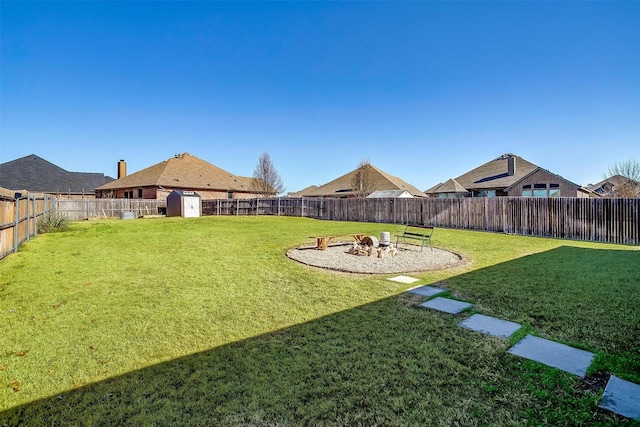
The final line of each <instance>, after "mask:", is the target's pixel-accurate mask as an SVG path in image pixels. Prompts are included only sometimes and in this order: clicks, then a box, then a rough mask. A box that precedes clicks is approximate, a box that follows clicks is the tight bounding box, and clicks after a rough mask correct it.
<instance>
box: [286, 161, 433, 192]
mask: <svg viewBox="0 0 640 427" xmlns="http://www.w3.org/2000/svg"><path fill="white" fill-rule="evenodd" d="M366 167H369V168H370V171H371V172H372V173H371V177H370V178H371V180H372V181H373V185H372V187H373V188H375V190H406V191H408V192H409V193H410V194H411V195H413V196H417V197H427V195H426V194H424V193H423V192H422V191H420V190H418V189H417V188H415V187H414V186H412V185H410V184H407V183H406V182H405V181H403V180H402V179H400V178H398V177H395V176H393V175H389V174H388V173H386V172H384V171H383V170H381V169H378V168H377V167H375V166H373V165H371V164H369V165H367V166H366ZM359 171H360V168H356V169H354V170H352V171H351V172H348V173H346V174H344V175H342V176H340V177H338V178H336V179H334V180H333V181H330V182H328V183H326V184H324V185H321V186H319V187H315V188H312V187H308V188H307V189H306V190H303V191H300V192H298V193H296V194H300V193H302V194H301V195H302V196H304V197H351V196H353V195H354V194H355V193H354V190H353V188H352V183H353V182H354V179H355V178H356V175H357V174H358V173H359Z"/></svg>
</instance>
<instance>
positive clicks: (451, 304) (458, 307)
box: [420, 297, 473, 314]
mask: <svg viewBox="0 0 640 427" xmlns="http://www.w3.org/2000/svg"><path fill="white" fill-rule="evenodd" d="M472 306H473V304H470V303H468V302H463V301H456V300H453V299H449V298H442V297H437V298H434V299H430V300H429V301H427V302H423V303H422V304H420V307H425V308H433V309H434V310H438V311H444V312H445V313H449V314H458V313H460V312H461V311H462V310H465V309H467V308H469V307H472Z"/></svg>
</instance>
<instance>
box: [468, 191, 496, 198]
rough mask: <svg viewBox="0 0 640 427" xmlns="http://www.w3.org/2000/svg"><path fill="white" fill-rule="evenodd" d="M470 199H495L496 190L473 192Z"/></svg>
mask: <svg viewBox="0 0 640 427" xmlns="http://www.w3.org/2000/svg"><path fill="white" fill-rule="evenodd" d="M471 197H496V190H483V191H473V192H472V193H471Z"/></svg>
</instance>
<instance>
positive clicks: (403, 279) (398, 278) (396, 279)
mask: <svg viewBox="0 0 640 427" xmlns="http://www.w3.org/2000/svg"><path fill="white" fill-rule="evenodd" d="M388 280H392V281H394V282H400V283H415V282H417V281H418V280H420V279H416V278H415V277H409V276H396V277H390V278H389V279H388Z"/></svg>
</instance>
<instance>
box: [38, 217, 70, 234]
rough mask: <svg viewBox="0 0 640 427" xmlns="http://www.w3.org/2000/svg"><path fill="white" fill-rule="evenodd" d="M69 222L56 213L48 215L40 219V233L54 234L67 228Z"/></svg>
mask: <svg viewBox="0 0 640 427" xmlns="http://www.w3.org/2000/svg"><path fill="white" fill-rule="evenodd" d="M68 225H69V220H67V218H65V217H63V216H61V215H57V214H55V213H47V214H44V215H43V216H41V217H40V218H38V232H39V233H53V232H56V231H61V230H64V229H65V228H67V226H68Z"/></svg>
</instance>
